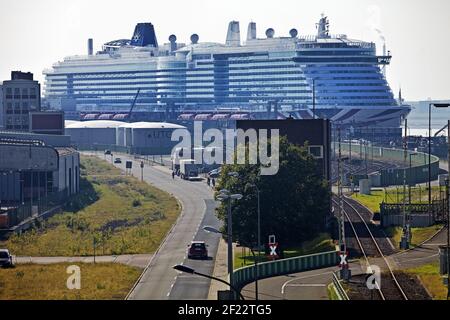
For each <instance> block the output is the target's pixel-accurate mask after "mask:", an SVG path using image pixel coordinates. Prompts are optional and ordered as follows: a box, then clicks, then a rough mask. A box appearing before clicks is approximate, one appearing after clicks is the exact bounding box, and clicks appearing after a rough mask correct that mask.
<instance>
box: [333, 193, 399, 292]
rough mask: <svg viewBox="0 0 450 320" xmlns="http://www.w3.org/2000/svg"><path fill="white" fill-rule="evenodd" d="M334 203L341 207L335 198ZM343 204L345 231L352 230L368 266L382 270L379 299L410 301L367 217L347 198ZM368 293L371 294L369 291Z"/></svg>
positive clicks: (378, 289) (378, 290)
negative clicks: (374, 266) (375, 266)
mask: <svg viewBox="0 0 450 320" xmlns="http://www.w3.org/2000/svg"><path fill="white" fill-rule="evenodd" d="M333 203H334V205H335V207H336V206H337V207H338V206H339V203H338V201H337V199H336V198H335V197H333ZM343 203H344V208H343V209H344V210H343V213H344V216H345V219H346V226H345V230H346V231H348V230H351V232H352V233H353V235H354V238H353V239H354V241H355V242H356V243H357V246H358V247H359V249H360V253H361V255H362V257H363V258H364V260H365V262H366V264H367V266H368V267H369V266H371V265H377V266H379V267H380V269H381V270H382V274H381V283H380V284H379V286H378V288H377V291H376V292H377V293H378V298H379V299H381V300H408V296H407V295H406V293H405V291H404V290H403V288H402V287H401V285H400V283H399V281H398V280H397V278H396V276H395V274H394V272H393V270H392V268H391V266H390V264H389V261H388V260H387V259H386V256H385V254H386V253H385V252H383V249H382V247H384V245H382V246H380V244H379V243H378V241H377V240H376V238H375V237H374V235H373V233H372V230H371V228H370V227H369V225H368V223H367V217H366V218H365V217H363V215H362V214H361V213H360V212H359V211H360V210H361V208H357V207H356V206H355V205H354V203H352V202H351V201H349V200H348V199H345V198H344V199H343ZM336 209H337V208H336ZM336 209H335V210H336ZM335 212H337V211H335ZM367 293H368V294H370V291H369V290H368V289H367Z"/></svg>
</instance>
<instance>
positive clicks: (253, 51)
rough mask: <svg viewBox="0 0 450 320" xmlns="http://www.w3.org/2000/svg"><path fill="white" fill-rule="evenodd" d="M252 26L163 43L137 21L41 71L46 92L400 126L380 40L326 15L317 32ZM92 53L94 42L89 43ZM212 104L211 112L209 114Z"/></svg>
mask: <svg viewBox="0 0 450 320" xmlns="http://www.w3.org/2000/svg"><path fill="white" fill-rule="evenodd" d="M256 31H257V30H256V24H255V23H254V22H251V23H250V24H249V26H248V32H247V37H246V41H245V42H243V43H241V35H240V27H239V22H237V21H232V22H230V24H229V26H228V32H227V36H226V41H225V43H223V44H222V43H211V42H199V36H198V35H197V34H193V35H192V36H191V38H190V43H189V44H183V43H178V42H177V39H176V36H174V35H171V36H170V37H169V43H166V44H163V45H158V42H157V39H156V34H155V31H154V27H153V25H152V24H150V23H142V24H138V25H137V26H136V29H135V32H134V34H133V37H132V38H131V39H120V40H116V41H111V42H108V43H106V44H105V45H103V48H102V50H101V51H99V52H98V53H97V54H95V55H94V54H89V55H87V56H73V57H68V58H65V59H64V60H63V61H61V62H58V63H55V64H54V65H53V67H52V69H50V70H46V71H45V75H46V83H45V97H46V100H47V101H48V103H49V104H50V106H51V107H52V108H62V109H67V110H77V111H79V112H101V113H107V114H110V115H111V116H113V115H117V114H118V113H121V112H122V113H123V112H126V111H127V110H128V109H129V107H130V105H131V104H132V103H133V101H134V99H135V98H136V93H137V92H138V91H139V96H138V98H137V101H136V104H135V106H134V110H135V111H136V112H165V111H167V110H168V108H170V109H171V110H177V112H178V115H179V116H180V117H188V116H195V114H198V113H201V114H202V115H207V116H205V117H206V118H208V117H212V116H214V115H215V114H217V113H222V114H229V113H239V114H241V115H242V114H246V115H247V116H248V117H255V118H267V117H269V118H273V117H275V118H284V117H289V116H291V117H294V118H304V119H305V118H306V119H307V118H312V117H314V116H315V117H321V118H329V119H332V120H333V121H335V122H338V123H341V124H344V125H352V126H386V127H398V126H399V125H400V122H401V119H402V118H404V117H405V116H406V115H407V114H408V113H409V111H410V108H409V106H406V105H402V104H401V103H400V104H399V103H398V101H397V100H396V99H395V98H394V95H393V93H392V91H391V89H390V87H389V85H388V83H387V81H386V79H385V76H384V75H383V72H382V68H383V67H384V66H386V65H388V64H389V63H390V60H391V56H390V54H388V55H381V56H379V55H377V54H376V46H375V44H374V43H371V42H364V41H359V40H354V39H350V38H348V37H347V36H346V35H331V34H330V32H329V22H328V19H327V17H325V16H323V17H322V18H321V19H320V21H319V23H318V24H317V34H316V35H314V36H300V35H299V34H298V32H297V30H296V29H292V30H290V32H289V35H288V36H285V37H283V36H282V37H275V30H274V29H272V28H269V29H267V30H266V32H265V37H264V38H257V32H256ZM90 53H92V50H91V52H90ZM208 113H209V114H208Z"/></svg>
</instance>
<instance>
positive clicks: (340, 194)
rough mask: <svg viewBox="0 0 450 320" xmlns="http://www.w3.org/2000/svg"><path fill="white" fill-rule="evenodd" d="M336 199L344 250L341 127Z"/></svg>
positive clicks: (340, 246) (339, 128)
mask: <svg viewBox="0 0 450 320" xmlns="http://www.w3.org/2000/svg"><path fill="white" fill-rule="evenodd" d="M338 147H339V151H338V157H339V158H338V199H339V208H338V209H339V210H338V216H339V220H340V226H339V248H340V249H341V251H343V252H345V251H346V247H345V230H344V224H345V219H344V199H343V193H342V177H343V165H342V148H341V127H340V126H339V127H338Z"/></svg>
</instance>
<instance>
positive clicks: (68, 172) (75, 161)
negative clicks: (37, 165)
mask: <svg viewBox="0 0 450 320" xmlns="http://www.w3.org/2000/svg"><path fill="white" fill-rule="evenodd" d="M53 181H54V184H55V188H56V189H57V191H62V190H65V189H66V190H68V194H75V193H78V192H79V191H80V155H79V153H71V154H69V155H66V156H60V157H59V170H58V171H56V172H54V173H53Z"/></svg>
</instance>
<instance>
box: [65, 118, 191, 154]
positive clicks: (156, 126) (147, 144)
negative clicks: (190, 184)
mask: <svg viewBox="0 0 450 320" xmlns="http://www.w3.org/2000/svg"><path fill="white" fill-rule="evenodd" d="M176 129H186V127H184V126H181V125H177V124H174V123H168V122H134V123H126V122H121V121H112V120H93V121H80V122H74V123H66V130H65V132H66V135H68V136H70V137H71V143H72V145H74V146H76V147H78V148H79V149H81V150H104V149H111V150H113V151H120V152H128V153H134V154H142V155H165V154H170V153H171V151H172V148H173V147H174V146H175V145H176V144H177V143H178V142H177V141H171V138H172V132H173V131H174V130H176Z"/></svg>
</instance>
